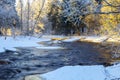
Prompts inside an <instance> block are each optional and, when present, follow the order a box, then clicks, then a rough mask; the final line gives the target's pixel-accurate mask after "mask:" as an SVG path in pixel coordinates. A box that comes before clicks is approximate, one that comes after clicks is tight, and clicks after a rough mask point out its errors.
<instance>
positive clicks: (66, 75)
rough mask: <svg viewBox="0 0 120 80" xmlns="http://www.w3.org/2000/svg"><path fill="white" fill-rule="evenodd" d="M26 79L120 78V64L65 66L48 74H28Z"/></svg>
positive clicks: (76, 79)
mask: <svg viewBox="0 0 120 80" xmlns="http://www.w3.org/2000/svg"><path fill="white" fill-rule="evenodd" d="M25 80H120V64H118V65H114V66H110V67H103V66H102V65H99V66H98V65H96V66H65V67H62V68H60V69H57V70H55V71H52V72H49V73H46V74H42V75H31V76H27V77H25Z"/></svg>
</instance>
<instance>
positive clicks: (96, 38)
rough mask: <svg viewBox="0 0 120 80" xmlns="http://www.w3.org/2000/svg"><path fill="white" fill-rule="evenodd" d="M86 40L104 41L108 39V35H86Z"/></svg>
mask: <svg viewBox="0 0 120 80" xmlns="http://www.w3.org/2000/svg"><path fill="white" fill-rule="evenodd" d="M84 38H85V39H84V41H90V42H96V43H97V42H98V43H100V42H103V41H104V40H106V39H107V38H108V37H106V36H102V37H101V36H84Z"/></svg>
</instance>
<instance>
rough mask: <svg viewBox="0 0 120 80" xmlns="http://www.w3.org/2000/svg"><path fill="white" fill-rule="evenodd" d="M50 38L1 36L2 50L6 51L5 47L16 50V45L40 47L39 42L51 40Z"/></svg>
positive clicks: (0, 44)
mask: <svg viewBox="0 0 120 80" xmlns="http://www.w3.org/2000/svg"><path fill="white" fill-rule="evenodd" d="M50 40H51V39H48V38H35V37H21V36H19V37H16V38H15V39H14V38H13V37H7V39H6V40H5V37H0V52H4V51H5V49H8V50H12V51H16V49H15V47H40V46H44V45H42V44H41V45H40V44H38V43H37V42H42V41H50Z"/></svg>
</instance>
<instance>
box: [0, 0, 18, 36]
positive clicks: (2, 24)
mask: <svg viewBox="0 0 120 80" xmlns="http://www.w3.org/2000/svg"><path fill="white" fill-rule="evenodd" d="M18 22H19V20H18V16H17V12H16V10H15V0H0V29H1V33H2V34H4V33H3V28H4V29H6V28H15V27H17V26H18Z"/></svg>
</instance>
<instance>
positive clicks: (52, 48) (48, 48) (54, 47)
mask: <svg viewBox="0 0 120 80" xmlns="http://www.w3.org/2000/svg"><path fill="white" fill-rule="evenodd" d="M36 48H38V49H47V50H55V49H65V48H63V47H59V46H47V47H45V46H43V47H36Z"/></svg>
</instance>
